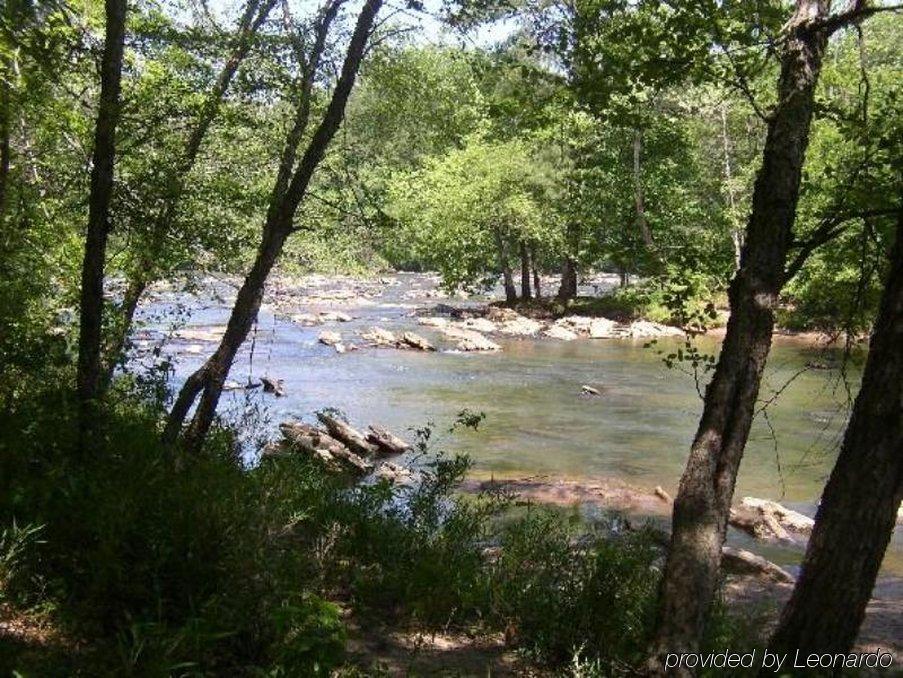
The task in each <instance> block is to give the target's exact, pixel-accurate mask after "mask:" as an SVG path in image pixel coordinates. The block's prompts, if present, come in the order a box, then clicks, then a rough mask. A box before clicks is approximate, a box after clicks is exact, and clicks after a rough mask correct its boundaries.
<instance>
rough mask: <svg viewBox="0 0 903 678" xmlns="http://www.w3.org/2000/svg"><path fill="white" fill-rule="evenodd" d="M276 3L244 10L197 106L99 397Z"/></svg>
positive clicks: (132, 285)
mask: <svg viewBox="0 0 903 678" xmlns="http://www.w3.org/2000/svg"><path fill="white" fill-rule="evenodd" d="M275 4H276V0H248V2H247V4H246V6H245V11H244V12H243V13H242V17H241V20H240V21H239V24H238V30H237V39H236V43H235V46H234V48H233V49H232V52H231V54H230V55H229V57H228V58H227V59H226V63H225V64H224V65H223V68H222V70H221V71H220V74H219V76H218V77H217V79H216V82H215V83H214V85H213V89H211V90H210V92H209V93H208V95H207V98H206V99H205V101H204V105H203V107H202V108H201V113H200V115H199V116H198V119H197V120H196V121H195V125H194V127H193V128H192V130H191V132H190V133H189V135H188V138H187V139H186V141H185V149H184V151H183V152H182V156H181V159H180V160H179V163H178V164H177V166H176V167H175V168H174V170H173V172H172V174H171V176H170V177H169V189H168V193H167V195H166V203H165V205H164V206H163V208H162V209H161V210H160V212H159V213H158V214H157V216H156V219H155V221H154V223H153V226H152V227H151V237H150V241H149V242H147V243H144V251H143V252H142V253H141V255H140V256H139V258H138V263H137V265H136V266H135V269H134V270H133V271H132V273H131V274H130V276H129V281H128V287H127V289H126V293H125V296H124V298H123V301H122V305H121V307H120V309H119V318H118V321H119V322H118V325H117V327H116V329H115V331H114V336H113V339H112V341H111V342H110V344H109V346H108V347H107V350H106V360H105V364H104V367H103V375H102V377H101V383H100V388H99V391H100V393H103V392H105V391H106V389H107V387H108V386H109V384H110V382H111V381H112V378H113V371H114V370H115V369H116V365H117V362H118V361H119V359H120V358H121V357H122V352H123V351H124V350H125V346H126V344H127V343H128V338H129V335H130V334H131V330H132V323H133V321H134V317H135V311H136V309H137V308H138V304H139V303H140V301H141V297H142V296H143V295H144V292H145V290H146V289H147V287H148V285H150V283H151V282H153V280H154V279H156V277H157V275H158V273H159V261H160V259H161V258H162V256H163V247H164V245H165V241H166V236H167V235H168V233H169V232H170V230H171V229H172V227H173V223H174V222H175V219H176V216H177V214H178V207H179V204H180V201H181V198H182V196H183V194H184V192H185V187H186V180H187V178H188V175H189V173H190V172H191V170H192V169H193V168H194V165H195V161H196V160H197V157H198V154H199V153H200V150H201V146H202V144H203V142H204V138H205V137H206V136H207V132H208V131H209V130H210V127H211V125H212V124H213V121H214V120H215V119H216V116H217V115H218V114H219V110H220V107H221V105H222V101H223V98H224V97H225V95H226V92H227V91H228V90H229V86H230V85H231V83H232V80H233V79H234V77H235V74H236V73H237V72H238V68H239V66H240V65H241V63H242V62H243V61H244V59H245V57H246V56H247V55H248V52H249V51H250V49H251V46H252V45H253V42H254V38H255V36H256V35H257V31H258V30H259V29H260V26H261V25H262V24H263V22H264V21H265V20H266V18H267V16H269V13H270V11H271V10H272V9H273V7H274V6H275Z"/></svg>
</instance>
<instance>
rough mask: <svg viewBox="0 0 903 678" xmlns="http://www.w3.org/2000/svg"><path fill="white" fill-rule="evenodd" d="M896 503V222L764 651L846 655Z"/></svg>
mask: <svg viewBox="0 0 903 678" xmlns="http://www.w3.org/2000/svg"><path fill="white" fill-rule="evenodd" d="M901 499H903V217H899V218H898V222H897V242H896V245H895V246H894V250H893V253H892V254H891V266H890V272H889V275H888V278H887V283H886V285H885V288H884V294H883V296H882V299H881V308H880V310H879V312H878V318H877V320H876V321H875V327H874V329H873V331H872V338H871V342H870V344H869V355H868V360H867V361H866V365H865V371H864V373H863V375H862V387H861V389H860V391H859V395H858V396H857V397H856V404H855V405H854V406H853V414H852V416H851V417H850V423H849V424H848V425H847V430H846V434H845V435H844V440H843V446H842V447H841V450H840V455H839V456H838V458H837V463H836V464H835V465H834V470H833V471H832V472H831V477H830V479H829V480H828V483H827V485H826V486H825V491H824V493H823V494H822V498H821V503H820V504H819V507H818V513H817V514H816V516H815V526H814V528H813V530H812V536H811V537H810V538H809V544H808V546H807V548H806V557H805V559H804V560H803V568H802V573H801V574H800V578H799V580H798V581H797V583H796V587H795V588H794V590H793V595H792V596H791V597H790V601H789V602H788V603H787V606H786V607H785V608H784V611H783V614H782V615H781V620H780V623H779V625H778V629H777V631H776V632H775V634H774V637H773V639H772V641H771V643H770V645H769V648H770V649H771V650H773V651H775V652H789V651H796V650H797V649H799V650H800V651H801V652H803V653H805V654H809V653H812V652H817V653H825V652H828V653H847V652H849V651H850V650H851V648H852V646H853V642H854V641H855V640H856V636H857V634H858V632H859V626H860V625H861V624H862V620H863V618H864V616H865V608H866V605H867V604H868V601H869V598H870V597H871V594H872V588H873V587H874V585H875V578H876V577H877V575H878V570H879V568H880V567H881V560H882V558H883V557H884V552H885V550H886V549H887V545H888V542H889V541H890V538H891V535H892V533H893V531H894V527H895V525H896V520H897V510H898V509H899V507H900V501H901Z"/></svg>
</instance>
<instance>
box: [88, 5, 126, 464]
mask: <svg viewBox="0 0 903 678" xmlns="http://www.w3.org/2000/svg"><path fill="white" fill-rule="evenodd" d="M105 12H106V29H105V42H104V49H103V57H102V60H101V74H100V101H99V106H98V111H97V122H96V125H95V129H94V155H93V162H94V164H93V167H92V169H91V189H90V195H89V199H88V200H89V202H88V228H87V233H86V236H85V256H84V259H83V261H82V274H81V305H80V309H79V337H78V372H77V393H78V400H79V408H80V424H79V426H80V432H81V439H82V443H83V446H84V444H85V443H86V442H87V439H88V437H90V434H91V432H92V430H93V426H94V420H95V418H96V415H97V410H96V401H97V398H98V396H99V386H100V380H101V341H102V331H103V279H104V263H105V260H106V251H107V238H108V236H109V232H110V223H109V222H110V201H111V198H112V195H113V170H114V165H115V153H116V125H117V123H118V120H119V109H120V101H119V98H120V92H121V88H122V57H123V51H124V45H125V19H126V1H125V0H106V3H105Z"/></svg>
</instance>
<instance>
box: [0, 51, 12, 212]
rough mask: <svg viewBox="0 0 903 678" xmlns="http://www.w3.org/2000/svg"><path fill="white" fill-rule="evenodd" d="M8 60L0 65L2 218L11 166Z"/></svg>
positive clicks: (5, 58)
mask: <svg viewBox="0 0 903 678" xmlns="http://www.w3.org/2000/svg"><path fill="white" fill-rule="evenodd" d="M8 60H9V59H8V58H7V57H4V58H3V61H2V63H0V217H2V216H3V214H4V213H5V207H6V187H7V185H8V183H9V166H10V159H11V158H10V156H11V152H10V144H9V137H10V134H11V131H10V126H11V125H10V118H11V117H12V116H11V112H10V109H11V108H12V105H11V102H10V99H11V94H12V92H11V90H12V87H10V85H9V82H8V78H9V77H10V76H11V74H10V73H9V68H8V66H7V62H8Z"/></svg>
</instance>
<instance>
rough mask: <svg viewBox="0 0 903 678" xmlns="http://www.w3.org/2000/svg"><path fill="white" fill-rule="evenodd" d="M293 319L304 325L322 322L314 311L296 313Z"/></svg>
mask: <svg viewBox="0 0 903 678" xmlns="http://www.w3.org/2000/svg"><path fill="white" fill-rule="evenodd" d="M291 321H292V322H293V323H298V324H299V325H303V326H304V327H312V326H313V325H319V324H320V323H321V322H322V321H321V320H320V317H319V316H317V315H315V314H313V313H295V314H294V315H292V316H291Z"/></svg>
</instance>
